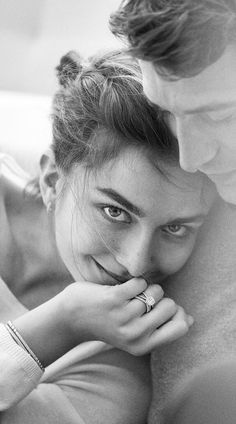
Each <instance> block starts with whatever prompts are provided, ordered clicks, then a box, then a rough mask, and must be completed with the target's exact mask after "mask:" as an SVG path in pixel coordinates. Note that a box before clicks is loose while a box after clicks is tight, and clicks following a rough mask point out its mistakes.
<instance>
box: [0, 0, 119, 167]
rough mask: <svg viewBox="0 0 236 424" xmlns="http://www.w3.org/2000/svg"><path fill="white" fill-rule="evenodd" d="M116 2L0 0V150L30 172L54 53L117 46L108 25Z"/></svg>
mask: <svg viewBox="0 0 236 424" xmlns="http://www.w3.org/2000/svg"><path fill="white" fill-rule="evenodd" d="M119 4H120V0H0V57H1V66H0V130H1V137H0V153H1V152H3V153H7V154H10V155H11V156H13V157H14V158H15V159H16V160H17V162H18V163H19V164H20V165H21V166H22V167H23V168H24V169H25V170H26V171H28V172H29V173H30V174H32V175H35V173H36V174H37V172H38V163H39V158H40V156H41V154H42V152H43V151H44V150H45V148H47V147H48V146H49V145H50V143H51V140H52V135H51V121H50V109H51V97H52V94H53V93H54V92H55V89H56V87H57V81H56V77H55V67H56V66H57V64H58V63H59V60H60V57H61V56H62V55H63V54H65V53H66V52H67V51H69V50H72V49H76V50H78V51H79V52H80V53H82V54H83V55H85V56H86V55H91V54H93V53H95V52H97V51H98V50H102V49H103V48H105V49H108V48H113V47H114V48H115V47H119V46H121V43H120V42H119V41H117V40H116V39H115V37H114V36H113V35H112V34H111V33H110V31H109V27H108V19H109V15H110V13H111V12H112V11H114V10H116V9H117V7H118V6H119ZM0 168H1V166H0ZM0 175H1V169H0Z"/></svg>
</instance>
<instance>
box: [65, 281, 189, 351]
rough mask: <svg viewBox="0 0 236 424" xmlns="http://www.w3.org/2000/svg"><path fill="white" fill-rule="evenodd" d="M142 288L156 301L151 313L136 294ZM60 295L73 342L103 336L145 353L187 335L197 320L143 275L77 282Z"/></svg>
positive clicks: (118, 346) (103, 339) (112, 341)
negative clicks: (103, 281)
mask: <svg viewBox="0 0 236 424" xmlns="http://www.w3.org/2000/svg"><path fill="white" fill-rule="evenodd" d="M142 292H145V293H146V294H148V295H151V296H152V297H153V298H154V299H155V302H156V303H155V306H154V308H153V309H152V310H151V311H150V312H148V313H146V305H145V304H144V303H143V302H141V301H140V300H139V299H136V298H135V296H136V295H138V294H140V293H142ZM59 296H61V304H62V305H63V307H62V310H61V313H63V314H64V317H65V319H66V325H67V326H68V332H69V333H68V334H71V337H72V338H73V339H74V342H73V344H78V343H81V341H87V340H102V341H104V342H106V343H109V344H111V345H113V346H114V347H117V348H119V349H122V350H125V351H127V352H129V353H131V354H133V355H143V354H146V353H148V352H150V351H152V350H154V349H155V348H157V347H159V346H161V345H162V344H164V343H169V342H171V341H173V340H175V339H177V338H179V337H181V336H183V335H184V334H185V333H187V331H188V329H189V327H190V326H191V324H192V323H193V319H192V317H190V316H188V315H187V314H186V313H185V311H184V310H183V308H181V307H180V306H178V305H176V303H175V302H174V301H173V300H172V299H169V298H165V297H164V293H163V290H162V288H161V287H160V286H159V285H157V284H156V285H149V286H147V283H146V281H145V280H144V279H142V278H132V279H131V280H129V281H127V282H126V283H123V284H121V285H116V286H103V285H99V284H94V283H89V282H81V283H73V284H70V285H69V286H68V287H67V288H66V289H65V290H64V291H63V292H62V293H61V294H60V295H59Z"/></svg>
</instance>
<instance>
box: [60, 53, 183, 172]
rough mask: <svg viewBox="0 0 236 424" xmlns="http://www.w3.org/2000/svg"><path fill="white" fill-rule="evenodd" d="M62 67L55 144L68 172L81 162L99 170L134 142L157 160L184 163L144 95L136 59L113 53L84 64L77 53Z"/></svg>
mask: <svg viewBox="0 0 236 424" xmlns="http://www.w3.org/2000/svg"><path fill="white" fill-rule="evenodd" d="M56 70H57V75H58V80H59V84H60V88H59V90H58V91H57V92H56V94H55V96H54V100H53V111H52V122H53V144H52V148H53V151H54V154H55V161H56V164H57V166H58V167H59V168H60V169H61V170H62V171H63V172H64V173H68V172H69V171H70V170H71V168H72V167H73V166H74V165H75V164H78V163H82V164H85V165H86V167H88V168H99V166H100V165H101V164H103V162H105V161H108V160H110V159H113V158H114V157H116V156H117V155H118V154H119V152H120V151H121V150H122V149H124V148H126V147H129V146H135V147H138V148H140V149H146V151H147V152H150V153H152V154H153V151H155V152H156V153H157V156H156V158H157V162H158V159H160V161H161V160H175V161H178V147H177V144H178V143H177V141H176V139H175V138H174V136H172V135H171V133H170V131H169V129H168V127H167V125H166V124H165V121H164V118H163V117H162V112H161V111H160V109H159V108H158V107H154V106H152V105H151V104H150V103H149V101H148V100H147V99H146V97H145V95H144V94H143V90H142V80H141V71H140V69H139V66H138V63H137V62H136V60H135V59H132V58H130V57H129V56H128V55H127V54H126V53H124V52H122V51H116V52H114V51H113V52H109V53H106V54H103V55H101V54H100V55H97V56H93V57H91V58H89V59H88V61H87V62H83V60H82V58H81V57H80V56H79V55H78V54H77V53H76V52H73V51H72V52H69V53H68V54H66V55H65V56H63V57H62V59H61V61H60V64H59V65H58V66H57V68H56Z"/></svg>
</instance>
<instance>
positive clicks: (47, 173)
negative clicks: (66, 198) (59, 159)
mask: <svg viewBox="0 0 236 424" xmlns="http://www.w3.org/2000/svg"><path fill="white" fill-rule="evenodd" d="M58 179H59V173H58V170H57V167H56V164H55V159H54V154H53V152H52V150H47V151H46V152H45V153H44V154H43V155H42V157H41V159H40V177H39V184H40V190H41V194H42V198H43V202H44V204H45V206H48V205H49V203H51V204H54V203H55V200H56V197H57V187H56V184H57V181H58Z"/></svg>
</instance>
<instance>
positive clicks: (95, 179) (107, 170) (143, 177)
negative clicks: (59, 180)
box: [75, 149, 204, 215]
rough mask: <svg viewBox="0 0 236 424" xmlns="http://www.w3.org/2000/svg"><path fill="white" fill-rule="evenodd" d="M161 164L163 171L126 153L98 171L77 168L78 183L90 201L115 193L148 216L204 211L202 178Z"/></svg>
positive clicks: (139, 155)
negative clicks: (102, 194) (102, 190)
mask: <svg viewBox="0 0 236 424" xmlns="http://www.w3.org/2000/svg"><path fill="white" fill-rule="evenodd" d="M160 164H161V165H163V166H162V169H161V171H160V170H158V169H157V167H156V166H154V165H153V163H152V162H151V161H150V160H149V159H148V158H147V157H146V156H145V155H144V154H142V152H140V151H138V150H137V149H136V150H135V149H129V150H128V149H127V150H126V151H125V152H122V153H121V154H120V155H119V156H118V157H117V158H115V159H113V160H111V161H109V162H106V163H104V164H103V165H102V166H101V167H100V168H99V169H95V170H92V171H89V172H86V169H85V168H84V167H83V168H82V167H81V166H78V167H77V169H76V171H75V181H76V185H77V184H78V185H79V186H80V187H81V188H83V193H84V194H86V195H88V196H89V197H90V196H91V195H96V196H98V195H99V196H101V190H99V189H106V190H113V191H115V192H116V193H118V194H119V195H121V196H123V197H124V198H125V199H127V200H129V201H130V202H131V203H133V204H135V205H137V206H138V208H139V209H140V210H142V211H143V212H144V213H145V214H146V215H150V214H160V213H161V214H167V213H170V214H173V213H174V212H175V211H176V213H177V212H178V214H179V212H180V211H181V209H183V207H184V208H185V209H188V210H189V213H192V212H193V211H195V210H196V209H199V210H201V209H202V207H203V206H202V203H203V199H202V191H203V184H204V177H203V176H202V174H200V173H196V174H190V173H186V172H185V171H183V170H182V169H181V168H180V167H179V166H178V165H170V164H165V163H163V164H162V163H161V162H160ZM85 187H86V188H85ZM78 188H79V187H78Z"/></svg>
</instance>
